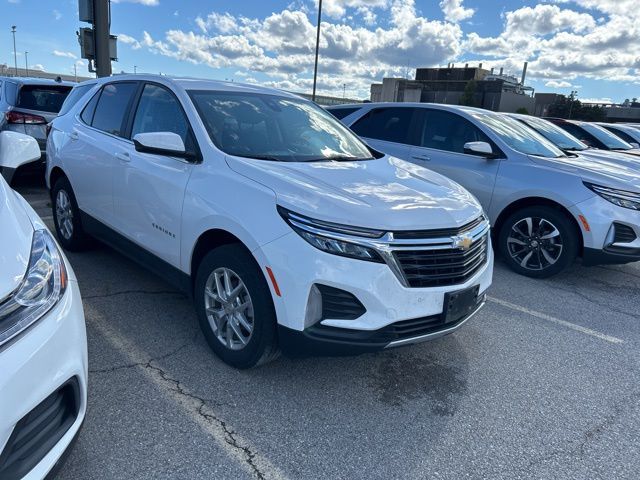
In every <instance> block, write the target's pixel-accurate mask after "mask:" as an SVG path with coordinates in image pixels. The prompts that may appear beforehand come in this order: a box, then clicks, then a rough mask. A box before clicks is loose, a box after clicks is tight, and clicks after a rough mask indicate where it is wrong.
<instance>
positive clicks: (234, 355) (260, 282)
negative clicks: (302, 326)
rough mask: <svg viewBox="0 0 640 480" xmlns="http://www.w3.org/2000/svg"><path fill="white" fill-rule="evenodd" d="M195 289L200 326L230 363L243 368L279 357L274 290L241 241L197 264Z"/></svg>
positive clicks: (224, 246)
mask: <svg viewBox="0 0 640 480" xmlns="http://www.w3.org/2000/svg"><path fill="white" fill-rule="evenodd" d="M194 294H195V301H196V308H197V311H198V321H199V323H200V328H201V329H202V332H203V333H204V336H205V338H206V339H207V342H208V343H209V346H210V347H211V349H212V350H213V351H214V352H215V353H216V354H217V355H218V356H219V357H220V358H221V359H222V360H223V361H224V362H225V363H228V364H229V365H231V366H233V367H236V368H242V369H244V368H251V367H254V366H257V365H260V364H263V363H267V362H269V361H271V360H273V359H275V358H276V357H277V356H278V342H277V333H276V325H277V320H276V313H275V308H274V306H273V301H272V298H271V292H270V290H269V286H268V284H267V282H266V280H265V279H264V275H263V274H262V272H261V271H260V267H259V266H258V265H257V264H256V262H255V260H254V259H253V257H252V256H251V254H250V253H249V252H247V251H246V250H245V249H244V248H243V247H242V246H240V245H223V246H221V247H218V248H216V249H214V250H212V251H211V252H209V253H208V254H207V255H206V256H205V257H204V259H203V260H202V262H201V263H200V266H199V268H198V273H197V276H196V284H195V291H194Z"/></svg>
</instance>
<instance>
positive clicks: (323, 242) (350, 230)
mask: <svg viewBox="0 0 640 480" xmlns="http://www.w3.org/2000/svg"><path fill="white" fill-rule="evenodd" d="M278 213H280V216H282V218H283V219H284V220H285V222H287V223H288V224H289V226H291V228H292V229H293V230H294V231H295V232H296V233H297V234H298V235H300V236H301V237H302V238H303V239H304V240H306V241H307V242H308V243H310V244H311V245H313V246H314V247H316V248H317V249H318V250H322V251H323V252H327V253H331V254H333V255H340V256H341V257H349V258H356V259H358V260H366V261H368V262H376V263H384V260H383V259H382V257H381V256H380V254H379V253H378V252H377V251H376V250H375V249H373V248H371V247H368V246H365V245H360V244H358V243H356V242H357V238H352V237H364V238H368V239H376V238H380V237H382V236H383V235H384V233H385V232H383V231H380V230H373V229H367V228H360V227H352V226H349V225H340V224H336V223H331V222H324V221H322V220H315V219H312V218H309V217H306V216H304V215H299V214H297V213H294V212H292V211H290V210H287V209H286V208H283V207H280V206H279V207H278Z"/></svg>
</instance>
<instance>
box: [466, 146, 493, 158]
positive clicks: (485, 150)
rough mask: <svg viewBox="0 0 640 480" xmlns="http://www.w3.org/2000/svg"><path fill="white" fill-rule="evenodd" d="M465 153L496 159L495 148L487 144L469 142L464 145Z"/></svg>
mask: <svg viewBox="0 0 640 480" xmlns="http://www.w3.org/2000/svg"><path fill="white" fill-rule="evenodd" d="M464 153H468V154H469V155H480V156H482V157H486V158H494V156H495V154H494V153H493V148H491V145H489V144H488V143H487V142H467V143H465V144H464Z"/></svg>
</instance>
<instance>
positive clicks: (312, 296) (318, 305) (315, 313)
mask: <svg viewBox="0 0 640 480" xmlns="http://www.w3.org/2000/svg"><path fill="white" fill-rule="evenodd" d="M320 320H322V294H321V293H320V290H318V287H316V286H315V285H312V286H311V290H310V291H309V298H308V299H307V310H306V313H305V316H304V328H307V327H310V326H312V325H315V324H316V323H318V322H319V321H320Z"/></svg>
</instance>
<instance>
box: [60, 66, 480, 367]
mask: <svg viewBox="0 0 640 480" xmlns="http://www.w3.org/2000/svg"><path fill="white" fill-rule="evenodd" d="M47 182H48V185H49V188H50V190H51V196H52V205H53V215H54V221H55V226H56V230H57V235H58V237H59V239H60V243H61V244H62V245H63V247H64V248H66V249H69V250H78V249H81V248H82V247H83V246H84V245H85V243H86V240H87V236H89V235H90V236H93V237H97V238H98V239H100V240H101V241H103V242H105V243H107V244H109V245H111V246H112V247H114V248H115V249H116V250H119V251H121V252H123V253H125V254H126V255H128V256H130V257H132V258H133V259H135V260H137V261H139V262H140V263H142V264H144V265H145V266H147V267H149V268H150V269H151V270H153V271H155V272H157V273H159V274H161V275H162V276H164V277H165V278H166V279H168V280H169V281H170V282H172V283H173V284H175V285H176V286H178V287H180V288H181V289H182V290H184V291H185V292H187V293H188V294H190V295H192V296H193V298H194V302H195V305H196V309H197V313H198V318H199V322H200V326H201V328H202V330H203V332H204V334H205V336H206V338H207V341H208V342H209V344H210V346H211V348H212V349H213V350H214V351H215V352H216V353H217V354H218V356H220V357H221V358H222V359H223V360H224V361H225V362H227V363H229V364H230V365H233V366H235V367H238V368H248V367H252V366H254V365H257V364H259V363H263V362H265V361H267V360H269V359H271V358H274V357H275V355H276V354H277V352H278V351H279V350H285V351H287V352H289V353H293V354H296V353H297V354H307V355H308V354H320V353H330V354H355V353H361V352H365V351H370V350H374V349H380V348H386V347H391V346H398V345H403V344H409V343H415V342H418V341H421V340H427V339H432V338H436V337H439V336H442V335H444V334H447V333H450V332H453V331H455V330H456V329H458V328H459V327H460V326H461V325H462V324H463V323H464V322H465V321H466V320H467V319H468V318H469V317H470V316H472V315H473V314H474V313H475V312H476V311H477V310H478V309H479V308H480V307H481V306H482V304H483V302H484V297H485V295H484V292H485V290H486V289H487V288H488V287H489V285H490V283H491V279H492V268H493V252H492V247H491V241H490V236H489V223H488V221H487V220H486V218H485V216H484V214H483V211H482V208H481V207H480V205H479V203H478V202H477V201H476V200H475V198H474V197H473V196H471V195H470V194H469V193H468V192H467V191H466V190H464V189H463V188H462V187H460V186H459V185H458V184H456V183H454V182H452V181H450V180H448V179H447V178H445V177H443V176H441V175H439V174H437V173H434V172H432V171H430V170H427V169H424V168H421V167H419V166H416V165H413V164H411V163H408V162H405V161H402V160H399V159H397V158H394V157H390V156H387V155H383V154H380V153H378V152H375V151H372V150H370V149H369V148H368V147H367V146H366V145H365V144H364V143H362V141H360V140H359V139H358V138H357V137H356V136H355V135H354V134H353V133H351V132H350V131H349V130H348V129H347V128H346V127H344V126H343V125H342V124H341V123H340V122H338V121H337V120H336V119H334V118H333V117H332V116H331V115H330V114H328V113H327V112H325V111H324V110H323V109H321V108H320V107H318V106H316V105H315V104H313V103H311V102H309V101H306V100H303V99H301V98H299V97H297V96H295V95H291V94H287V93H283V92H281V91H277V90H271V89H265V88H260V87H256V86H251V85H239V84H236V83H224V82H215V81H209V80H195V79H176V78H168V77H165V76H150V75H149V76H147V75H135V76H118V77H114V78H108V79H102V80H100V81H98V82H97V83H96V84H95V85H94V86H93V87H92V88H91V89H90V90H89V91H87V92H86V93H85V95H84V96H83V97H82V98H81V99H80V100H79V101H78V102H77V103H76V105H75V106H74V107H72V108H71V109H70V110H69V112H67V113H66V114H64V115H62V116H60V117H58V118H56V120H54V121H53V124H52V128H51V133H50V135H49V139H48V144H47Z"/></svg>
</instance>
